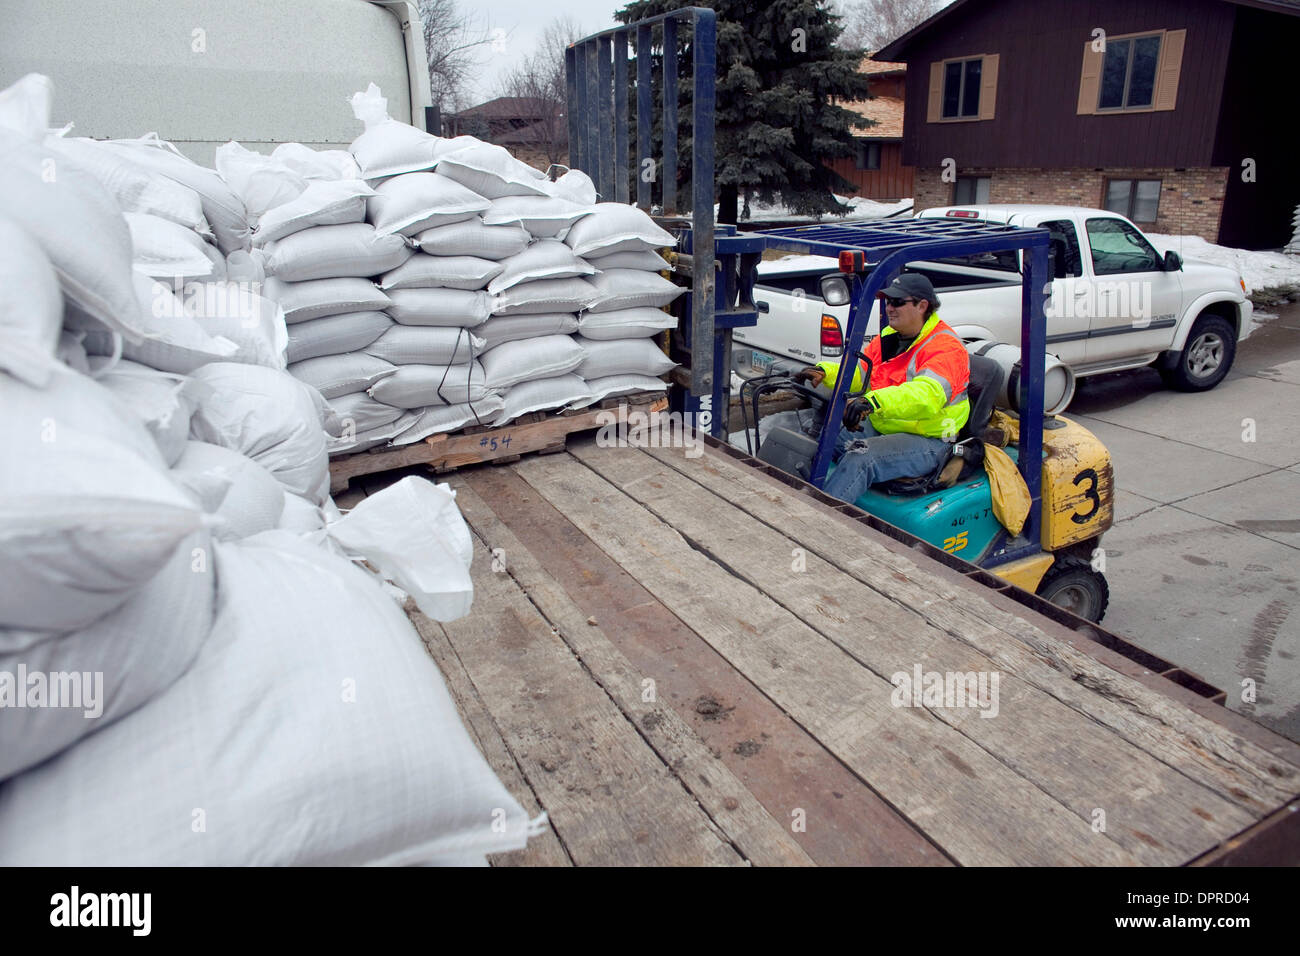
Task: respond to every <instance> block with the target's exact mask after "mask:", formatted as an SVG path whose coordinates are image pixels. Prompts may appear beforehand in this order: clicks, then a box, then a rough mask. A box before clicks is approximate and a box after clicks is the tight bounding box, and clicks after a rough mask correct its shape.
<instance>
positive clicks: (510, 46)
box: [459, 0, 625, 104]
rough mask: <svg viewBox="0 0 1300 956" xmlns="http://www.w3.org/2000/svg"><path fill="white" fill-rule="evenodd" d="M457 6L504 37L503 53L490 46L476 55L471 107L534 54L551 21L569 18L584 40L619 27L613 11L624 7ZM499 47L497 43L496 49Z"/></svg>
mask: <svg viewBox="0 0 1300 956" xmlns="http://www.w3.org/2000/svg"><path fill="white" fill-rule="evenodd" d="M459 2H460V4H461V8H462V9H464V10H474V11H475V13H476V14H477V15H478V17H479V18H480V20H482V21H483V22H484V23H485V25H486V27H487V29H488V30H489V31H495V30H501V31H502V32H503V33H504V35H505V40H504V45H505V49H504V50H499V49H494V48H493V46H492V44H488V45H486V46H484V47H483V48H482V49H481V51H480V52H479V63H480V64H481V66H482V70H481V72H480V74H479V76H480V79H479V83H478V87H477V89H476V91H475V93H476V95H475V96H474V97H473V102H474V104H478V103H482V102H483V101H485V100H487V99H491V98H492V96H494V95H495V94H496V86H497V82H498V80H499V79H500V78H501V76H502V75H503V74H504V73H505V72H506V71H508V70H510V69H511V68H512V67H515V66H517V65H518V64H519V63H520V61H522V60H524V59H525V58H527V57H528V56H529V55H530V54H532V53H533V52H534V51H535V50H536V48H537V45H538V43H539V42H540V41H541V38H542V33H543V32H544V31H545V30H546V27H547V26H548V25H549V24H550V23H551V22H552V21H553V20H555V19H557V18H558V17H561V16H569V17H572V18H573V19H574V20H576V21H577V22H578V24H579V25H580V26H581V27H582V28H583V29H584V30H585V31H586V32H585V33H584V34H583V36H587V35H589V34H592V33H599V32H600V31H601V30H607V29H609V28H610V27H615V26H618V23H617V22H616V21H615V20H614V11H615V10H621V9H622V8H623V7H624V6H625V3H624V2H620V0H566V2H565V3H563V4H551V3H545V2H539V0H490V2H488V3H484V4H481V5H475V4H474V3H473V2H472V0H459ZM493 36H494V37H495V38H496V39H497V40H500V38H501V34H493ZM500 45H501V43H500V42H498V43H497V46H498V47H499V46H500Z"/></svg>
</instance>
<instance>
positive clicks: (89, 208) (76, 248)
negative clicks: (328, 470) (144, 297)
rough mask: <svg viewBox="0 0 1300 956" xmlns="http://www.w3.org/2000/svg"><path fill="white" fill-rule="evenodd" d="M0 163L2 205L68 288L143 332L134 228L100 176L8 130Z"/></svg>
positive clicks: (106, 321)
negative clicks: (133, 276) (134, 270)
mask: <svg viewBox="0 0 1300 956" xmlns="http://www.w3.org/2000/svg"><path fill="white" fill-rule="evenodd" d="M0 170H2V171H3V172H2V173H0V211H2V212H3V214H4V215H5V216H7V217H8V218H9V219H11V220H13V221H14V222H15V223H17V224H18V226H19V227H21V228H22V229H23V230H24V231H25V232H26V233H27V234H28V235H29V236H31V237H32V238H33V239H34V240H36V242H37V243H38V244H39V245H40V247H41V250H42V251H43V252H44V253H45V255H46V256H47V257H48V258H49V261H50V264H51V265H53V266H54V271H55V273H57V275H58V277H59V285H60V287H61V288H62V290H63V294H64V295H65V296H67V297H68V299H70V300H71V301H72V302H73V303H74V304H76V305H78V306H80V307H81V309H82V310H84V311H85V313H86V314H87V315H89V316H90V317H92V318H94V319H96V320H97V321H99V322H101V323H102V324H103V325H105V326H106V327H108V328H109V329H112V330H113V331H116V332H121V333H122V334H123V335H126V336H129V337H133V338H138V337H139V336H140V335H141V334H142V332H143V329H142V325H143V318H142V317H141V316H140V315H138V312H139V308H138V305H137V303H136V299H135V290H134V288H133V286H132V285H131V273H132V270H131V232H130V230H129V229H128V228H127V225H126V220H125V219H124V218H122V213H121V212H120V211H119V209H118V207H117V204H116V202H114V200H113V198H112V197H111V196H110V195H109V194H108V192H107V191H105V189H104V187H103V186H102V185H101V184H100V182H99V180H98V179H96V178H95V177H94V176H93V175H91V174H90V173H89V172H87V171H86V170H85V169H83V168H82V167H81V166H79V165H78V164H76V163H75V162H73V161H72V160H68V159H64V158H62V157H58V156H54V155H52V154H51V153H49V152H48V151H47V150H46V149H44V148H43V147H42V146H40V145H39V144H37V143H32V142H29V141H27V140H25V139H22V138H21V137H19V136H17V135H16V134H13V133H6V132H0ZM50 177H53V179H52V180H51V178H50Z"/></svg>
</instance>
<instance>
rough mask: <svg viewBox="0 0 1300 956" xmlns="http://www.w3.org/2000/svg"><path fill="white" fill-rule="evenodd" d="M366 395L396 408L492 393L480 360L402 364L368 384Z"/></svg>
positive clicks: (462, 400) (465, 400) (473, 398)
mask: <svg viewBox="0 0 1300 956" xmlns="http://www.w3.org/2000/svg"><path fill="white" fill-rule="evenodd" d="M369 393H370V396H371V397H372V398H374V399H376V400H377V401H380V402H383V403H384V404H386V405H393V406H396V407H398V408H424V407H425V406H426V405H460V404H465V403H468V402H478V401H482V400H483V399H485V398H487V397H488V396H489V395H491V394H493V392H492V390H491V389H490V388H488V386H487V376H486V374H485V373H484V371H483V365H482V363H480V362H468V363H465V364H462V365H402V366H399V367H398V368H397V371H396V372H394V373H393V374H392V375H389V376H386V377H384V378H382V379H380V380H379V381H377V382H375V384H374V385H371V386H370V389H369Z"/></svg>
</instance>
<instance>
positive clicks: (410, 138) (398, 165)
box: [348, 83, 441, 179]
mask: <svg viewBox="0 0 1300 956" xmlns="http://www.w3.org/2000/svg"><path fill="white" fill-rule="evenodd" d="M348 102H349V103H350V104H351V106H352V115H354V116H355V117H356V118H357V119H359V120H361V122H362V123H364V124H365V127H366V130H365V132H364V133H362V134H361V135H360V136H358V137H357V138H356V139H355V140H353V141H352V145H351V146H349V147H348V152H350V153H351V154H352V156H353V158H354V159H355V160H356V161H357V165H358V166H359V167H360V168H361V175H362V176H363V177H364V178H365V179H378V178H380V177H383V176H396V175H397V174H399V173H406V172H410V171H412V170H417V169H432V168H433V165H434V163H435V162H436V161H437V147H438V144H439V143H440V142H441V140H439V138H438V137H436V136H432V135H430V134H429V133H426V132H424V131H423V130H418V129H416V128H415V127H414V126H410V125H408V124H406V123H399V122H398V121H397V120H395V119H392V118H391V117H390V116H389V115H388V101H387V100H386V99H385V98H384V96H383V95H382V93H381V92H380V90H379V87H377V86H376V85H375V84H374V83H371V84H370V85H369V86H368V87H367V88H366V90H365V92H363V93H353V94H352V96H351V97H349V99H348Z"/></svg>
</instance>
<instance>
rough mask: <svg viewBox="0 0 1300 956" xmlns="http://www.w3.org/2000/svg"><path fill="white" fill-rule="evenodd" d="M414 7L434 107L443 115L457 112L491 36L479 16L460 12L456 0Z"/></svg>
mask: <svg viewBox="0 0 1300 956" xmlns="http://www.w3.org/2000/svg"><path fill="white" fill-rule="evenodd" d="M417 7H418V9H419V11H420V19H421V20H422V21H423V22H424V48H425V51H426V53H427V54H428V57H429V88H430V92H431V93H432V99H433V103H434V105H435V106H437V107H438V108H439V109H441V110H442V112H443V113H449V112H458V111H459V110H461V109H463V108H464V107H465V106H466V105H467V103H466V99H467V96H468V93H469V87H470V86H471V84H472V81H473V80H474V78H475V77H476V76H477V74H478V70H479V66H480V58H479V57H480V54H481V52H482V51H483V47H484V45H485V44H488V43H490V42H491V39H492V38H491V35H490V34H489V31H488V29H487V27H486V26H485V25H484V24H483V23H482V21H481V20H480V19H479V18H478V16H477V15H476V14H473V13H465V12H464V11H462V10H461V8H460V7H458V6H457V5H456V0H418V3H417Z"/></svg>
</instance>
